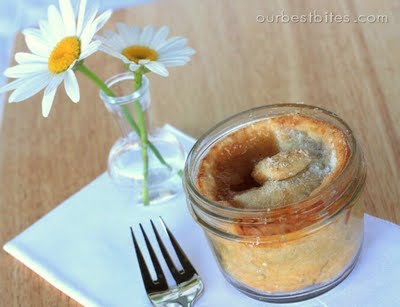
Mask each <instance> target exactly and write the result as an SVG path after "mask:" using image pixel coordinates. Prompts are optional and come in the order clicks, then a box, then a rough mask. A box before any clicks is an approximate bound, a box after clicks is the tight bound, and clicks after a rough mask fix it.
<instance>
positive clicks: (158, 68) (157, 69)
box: [145, 62, 169, 77]
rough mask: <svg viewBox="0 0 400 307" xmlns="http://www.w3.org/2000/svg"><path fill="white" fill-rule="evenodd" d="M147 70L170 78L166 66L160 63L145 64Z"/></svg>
mask: <svg viewBox="0 0 400 307" xmlns="http://www.w3.org/2000/svg"><path fill="white" fill-rule="evenodd" d="M145 66H146V68H148V69H149V70H151V71H152V72H154V73H156V74H159V75H160V76H163V77H168V75H169V73H168V70H167V69H166V68H165V66H164V65H163V64H161V63H159V62H150V63H147V64H145Z"/></svg>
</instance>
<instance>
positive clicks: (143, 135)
mask: <svg viewBox="0 0 400 307" xmlns="http://www.w3.org/2000/svg"><path fill="white" fill-rule="evenodd" d="M142 81H143V75H142V72H141V71H137V72H135V90H136V91H137V90H139V89H140V88H141V87H142ZM134 104H135V109H136V113H137V117H138V122H139V130H140V140H141V141H142V159H143V203H144V205H145V206H147V205H148V204H149V203H150V199H149V156H148V151H147V145H148V142H149V140H148V135H147V125H146V119H145V117H144V113H143V109H142V105H141V104H140V102H139V100H135V102H134Z"/></svg>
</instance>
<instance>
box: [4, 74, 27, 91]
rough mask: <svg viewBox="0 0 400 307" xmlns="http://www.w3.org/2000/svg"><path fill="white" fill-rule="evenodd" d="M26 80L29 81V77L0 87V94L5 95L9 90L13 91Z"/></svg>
mask: <svg viewBox="0 0 400 307" xmlns="http://www.w3.org/2000/svg"><path fill="white" fill-rule="evenodd" d="M28 79H30V78H29V77H26V78H21V79H17V80H14V81H12V82H10V83H8V84H6V85H4V86H2V87H0V93H5V92H8V91H11V90H15V89H16V88H18V87H20V86H21V85H23V84H24V83H25V82H26V81H27V80H28Z"/></svg>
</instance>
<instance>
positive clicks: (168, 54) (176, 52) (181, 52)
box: [160, 48, 196, 58]
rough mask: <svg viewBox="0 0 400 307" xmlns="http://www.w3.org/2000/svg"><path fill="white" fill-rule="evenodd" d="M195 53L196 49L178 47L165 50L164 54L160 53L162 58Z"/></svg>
mask: <svg viewBox="0 0 400 307" xmlns="http://www.w3.org/2000/svg"><path fill="white" fill-rule="evenodd" d="M195 53H196V51H195V50H194V49H192V48H184V49H176V50H169V51H168V52H164V53H163V54H162V55H160V58H168V57H171V56H191V55H194V54H195Z"/></svg>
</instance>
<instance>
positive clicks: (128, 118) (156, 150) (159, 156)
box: [76, 63, 172, 169]
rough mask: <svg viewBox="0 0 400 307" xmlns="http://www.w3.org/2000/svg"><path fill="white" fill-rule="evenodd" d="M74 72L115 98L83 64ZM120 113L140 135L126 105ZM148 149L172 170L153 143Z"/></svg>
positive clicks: (101, 81)
mask: <svg viewBox="0 0 400 307" xmlns="http://www.w3.org/2000/svg"><path fill="white" fill-rule="evenodd" d="M76 70H78V71H80V72H81V73H83V74H84V75H85V76H87V77H88V78H89V79H91V80H92V81H93V82H94V83H96V85H97V86H98V87H99V88H100V89H101V90H102V91H103V92H104V93H105V94H106V95H107V96H110V97H116V96H117V95H115V93H114V92H113V91H112V90H111V89H110V88H109V87H108V86H107V85H106V84H105V83H104V82H103V80H101V79H100V78H99V77H98V76H97V75H96V74H95V73H94V72H93V71H92V70H90V69H89V68H88V67H87V66H85V65H84V64H83V63H80V64H78V65H77V66H76ZM122 111H123V113H124V116H125V118H126V120H127V121H128V123H129V124H130V125H131V127H132V129H133V130H135V132H136V133H137V135H139V134H140V130H139V127H138V125H137V124H136V122H135V119H134V118H133V117H132V115H131V113H130V111H129V108H128V106H127V105H123V106H122ZM149 147H150V149H151V150H152V151H153V153H154V155H155V156H156V157H157V159H158V160H159V161H160V163H162V164H163V165H165V166H166V167H168V169H172V167H171V166H170V165H169V164H168V163H167V162H166V161H165V160H164V158H163V157H162V155H161V154H160V152H159V151H158V149H157V148H156V147H155V146H154V144H153V143H151V142H150V141H149Z"/></svg>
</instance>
